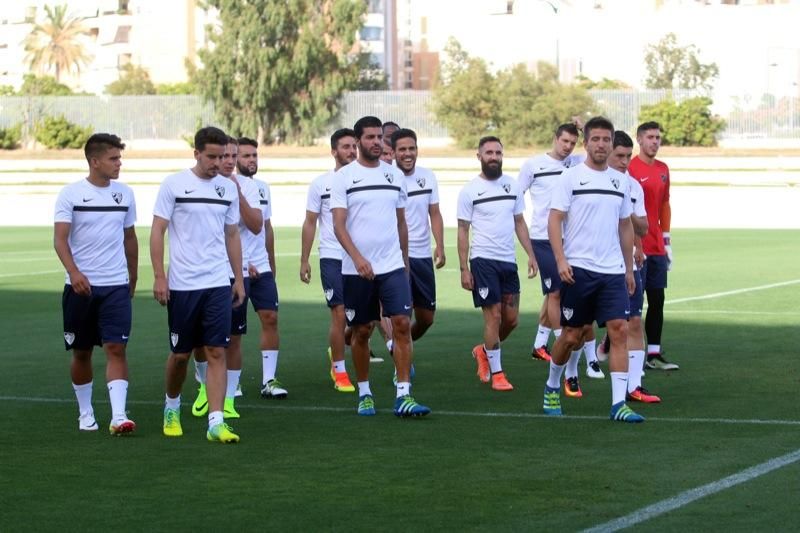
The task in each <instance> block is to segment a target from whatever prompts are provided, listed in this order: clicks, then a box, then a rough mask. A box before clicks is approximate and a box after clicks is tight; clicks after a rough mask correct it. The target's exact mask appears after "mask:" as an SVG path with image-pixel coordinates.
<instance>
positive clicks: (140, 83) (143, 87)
mask: <svg viewBox="0 0 800 533" xmlns="http://www.w3.org/2000/svg"><path fill="white" fill-rule="evenodd" d="M106 93H107V94H110V95H111V96H121V95H125V94H156V86H155V85H154V84H153V82H152V81H151V80H150V73H149V72H147V69H146V68H144V67H139V66H136V65H131V64H130V63H129V64H127V65H125V66H124V67H122V69H121V72H120V76H119V79H118V80H117V81H113V82H111V83H109V84H108V85H106Z"/></svg>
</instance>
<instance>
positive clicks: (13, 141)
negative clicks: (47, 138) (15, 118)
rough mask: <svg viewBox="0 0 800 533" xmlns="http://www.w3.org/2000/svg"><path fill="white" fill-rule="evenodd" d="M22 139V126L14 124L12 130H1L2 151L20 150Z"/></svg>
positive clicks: (0, 144) (0, 147)
mask: <svg viewBox="0 0 800 533" xmlns="http://www.w3.org/2000/svg"><path fill="white" fill-rule="evenodd" d="M21 138H22V125H21V124H14V125H13V126H11V127H10V128H0V149H2V150H13V149H14V148H19V140H20V139H21Z"/></svg>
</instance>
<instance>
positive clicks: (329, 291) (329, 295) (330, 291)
mask: <svg viewBox="0 0 800 533" xmlns="http://www.w3.org/2000/svg"><path fill="white" fill-rule="evenodd" d="M331 298H333V289H325V299H326V300H328V301H329V302H330V301H331Z"/></svg>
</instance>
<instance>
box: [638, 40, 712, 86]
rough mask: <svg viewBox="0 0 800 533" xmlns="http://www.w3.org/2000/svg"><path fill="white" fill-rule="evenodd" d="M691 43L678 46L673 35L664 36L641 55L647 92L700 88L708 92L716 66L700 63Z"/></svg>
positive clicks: (696, 49)
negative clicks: (644, 68)
mask: <svg viewBox="0 0 800 533" xmlns="http://www.w3.org/2000/svg"><path fill="white" fill-rule="evenodd" d="M699 53H700V50H699V49H698V48H697V47H696V46H695V45H693V44H690V45H688V46H683V45H680V44H678V38H677V37H676V36H675V34H674V33H668V34H666V35H665V36H664V37H663V38H662V39H661V40H660V41H658V42H657V43H656V44H651V45H649V46H648V47H647V48H646V52H645V55H644V62H645V67H646V68H647V79H646V80H645V86H646V87H647V88H648V89H702V90H704V91H709V92H710V91H711V89H712V88H713V86H714V82H715V81H716V79H717V78H718V77H719V67H717V64H716V63H701V62H700V60H699V59H698V57H697V56H698V55H699Z"/></svg>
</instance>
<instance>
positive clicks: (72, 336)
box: [64, 331, 75, 346]
mask: <svg viewBox="0 0 800 533" xmlns="http://www.w3.org/2000/svg"><path fill="white" fill-rule="evenodd" d="M64 340H65V341H67V345H68V346H72V343H73V342H75V334H74V333H72V332H71V331H65V332H64Z"/></svg>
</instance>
